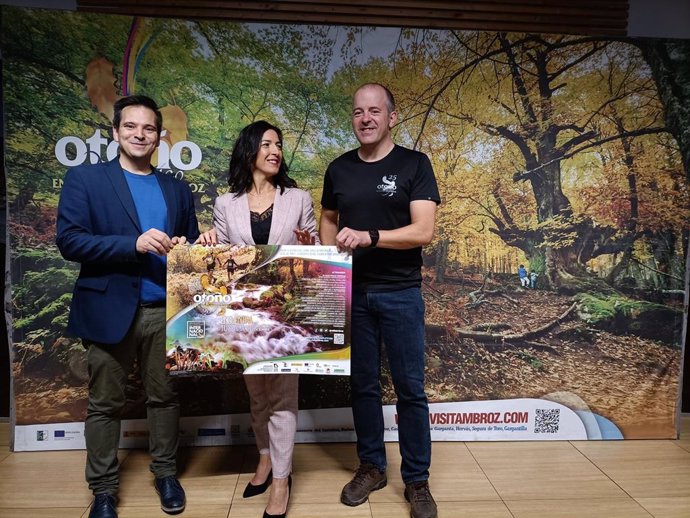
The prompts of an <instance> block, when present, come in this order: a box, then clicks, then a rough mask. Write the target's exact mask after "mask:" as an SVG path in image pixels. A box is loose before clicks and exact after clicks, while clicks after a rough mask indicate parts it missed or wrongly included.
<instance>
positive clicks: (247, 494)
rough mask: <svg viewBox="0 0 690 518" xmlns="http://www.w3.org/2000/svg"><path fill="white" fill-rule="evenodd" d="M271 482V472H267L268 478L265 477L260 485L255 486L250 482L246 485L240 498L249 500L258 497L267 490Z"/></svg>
mask: <svg viewBox="0 0 690 518" xmlns="http://www.w3.org/2000/svg"><path fill="white" fill-rule="evenodd" d="M272 481H273V470H271V471H269V472H268V476H267V477H266V480H264V481H263V483H262V484H259V485H257V486H255V485H254V484H252V483H251V482H249V483H248V484H247V487H245V488H244V493H242V498H251V497H253V496H256V495H260V494H261V493H265V492H266V490H267V489H268V486H270V485H271V482H272Z"/></svg>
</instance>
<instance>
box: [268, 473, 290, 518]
mask: <svg viewBox="0 0 690 518" xmlns="http://www.w3.org/2000/svg"><path fill="white" fill-rule="evenodd" d="M291 492H292V475H288V499H287V502H286V504H285V512H284V513H283V514H268V513H267V512H266V510H265V509H264V516H263V518H285V517H286V516H287V508H288V506H289V505H290V493H291Z"/></svg>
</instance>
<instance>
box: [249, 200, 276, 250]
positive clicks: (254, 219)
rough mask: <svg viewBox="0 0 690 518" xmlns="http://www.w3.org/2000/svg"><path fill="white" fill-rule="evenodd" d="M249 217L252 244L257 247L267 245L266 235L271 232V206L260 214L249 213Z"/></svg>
mask: <svg viewBox="0 0 690 518" xmlns="http://www.w3.org/2000/svg"><path fill="white" fill-rule="evenodd" d="M249 216H250V220H251V223H252V238H254V243H256V244H257V245H267V244H268V234H269V233H270V232H271V220H272V219H273V205H271V206H270V207H269V208H267V209H266V210H265V211H263V212H262V213H261V214H259V213H258V212H253V211H250V212H249Z"/></svg>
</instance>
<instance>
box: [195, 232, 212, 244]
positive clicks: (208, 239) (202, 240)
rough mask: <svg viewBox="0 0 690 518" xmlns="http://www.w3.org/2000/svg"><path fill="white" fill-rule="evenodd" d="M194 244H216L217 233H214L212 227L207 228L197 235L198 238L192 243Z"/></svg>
mask: <svg viewBox="0 0 690 518" xmlns="http://www.w3.org/2000/svg"><path fill="white" fill-rule="evenodd" d="M194 244H195V245H217V244H218V234H217V233H216V229H215V228H212V229H211V230H207V231H206V232H204V233H203V234H201V235H200V236H199V239H197V240H196V241H195V243H194Z"/></svg>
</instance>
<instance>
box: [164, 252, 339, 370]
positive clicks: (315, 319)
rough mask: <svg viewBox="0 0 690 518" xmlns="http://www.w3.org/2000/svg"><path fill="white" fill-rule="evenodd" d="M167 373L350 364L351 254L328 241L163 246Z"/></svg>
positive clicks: (335, 367)
mask: <svg viewBox="0 0 690 518" xmlns="http://www.w3.org/2000/svg"><path fill="white" fill-rule="evenodd" d="M167 262H168V275H167V285H168V292H167V305H166V308H167V314H168V323H167V363H166V367H167V369H168V371H169V372H170V374H171V375H184V374H197V375H201V374H203V373H220V372H226V373H235V374H241V373H244V374H283V373H292V374H319V375H347V374H349V373H350V365H349V357H350V298H351V289H352V288H351V286H352V257H351V256H349V255H347V254H344V253H339V252H338V251H337V250H336V248H335V247H326V246H286V245H283V246H271V245H263V246H261V245H257V246H247V245H216V246H212V247H207V246H201V245H195V246H179V247H176V248H175V249H174V250H173V251H172V252H171V253H170V254H169V255H168V261H167Z"/></svg>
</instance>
